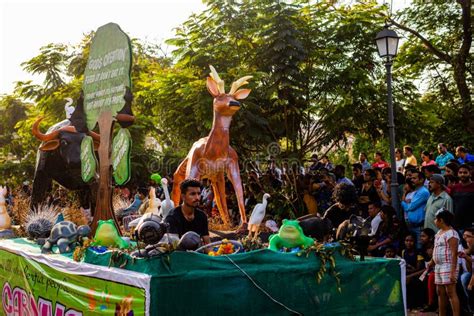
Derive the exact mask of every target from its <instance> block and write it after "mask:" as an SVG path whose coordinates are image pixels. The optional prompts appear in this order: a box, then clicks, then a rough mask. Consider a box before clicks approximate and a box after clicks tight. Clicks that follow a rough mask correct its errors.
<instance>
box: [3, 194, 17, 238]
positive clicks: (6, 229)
mask: <svg viewBox="0 0 474 316" xmlns="http://www.w3.org/2000/svg"><path fill="white" fill-rule="evenodd" d="M7 193H8V190H7V187H3V186H0V238H12V237H14V234H13V230H12V229H11V218H10V215H8V212H7V205H6V197H7Z"/></svg>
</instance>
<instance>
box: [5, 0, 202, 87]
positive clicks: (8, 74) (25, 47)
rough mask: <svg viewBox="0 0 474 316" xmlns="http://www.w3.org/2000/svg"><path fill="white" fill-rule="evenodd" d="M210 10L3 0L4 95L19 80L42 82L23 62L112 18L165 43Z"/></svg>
mask: <svg viewBox="0 0 474 316" xmlns="http://www.w3.org/2000/svg"><path fill="white" fill-rule="evenodd" d="M204 9H205V5H204V4H202V2H201V0H154V1H153V0H138V1H133V2H132V1H123V0H115V1H113V0H94V1H92V0H82V1H76V0H54V1H38V0H36V1H32V0H29V1H27V0H14V1H13V0H0V95H1V94H5V93H11V92H13V88H14V87H15V83H14V82H15V81H22V80H31V79H33V80H34V81H35V82H38V83H40V82H41V81H42V80H41V77H39V76H36V77H35V76H32V75H30V74H28V73H27V72H25V71H23V69H22V67H21V65H20V64H21V63H22V62H25V61H27V60H30V59H31V58H33V57H34V56H36V55H38V54H39V51H40V48H41V47H42V46H45V45H47V44H49V43H64V44H72V45H76V44H78V43H79V42H80V40H81V39H82V37H83V34H85V33H88V32H90V31H93V30H96V29H97V28H98V27H100V26H101V25H104V24H107V23H109V22H115V23H117V24H119V25H120V27H121V28H122V30H124V31H125V32H126V33H127V34H128V35H129V36H130V37H134V38H139V39H141V40H148V41H150V42H155V43H156V42H162V41H163V40H165V39H168V38H171V37H172V36H173V35H174V32H173V28H175V27H177V26H179V25H180V24H181V23H183V22H184V21H186V20H187V18H188V17H189V16H190V15H191V14H192V13H193V12H194V13H199V12H202V11H203V10H204Z"/></svg>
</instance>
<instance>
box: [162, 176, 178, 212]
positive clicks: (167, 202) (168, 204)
mask: <svg viewBox="0 0 474 316" xmlns="http://www.w3.org/2000/svg"><path fill="white" fill-rule="evenodd" d="M161 186H162V187H163V192H164V193H165V199H164V200H163V201H161V210H160V214H161V217H162V218H163V219H165V218H166V216H168V214H169V212H170V211H171V210H172V209H174V207H175V206H174V202H173V201H172V200H171V198H170V193H169V191H168V179H166V178H163V179H161Z"/></svg>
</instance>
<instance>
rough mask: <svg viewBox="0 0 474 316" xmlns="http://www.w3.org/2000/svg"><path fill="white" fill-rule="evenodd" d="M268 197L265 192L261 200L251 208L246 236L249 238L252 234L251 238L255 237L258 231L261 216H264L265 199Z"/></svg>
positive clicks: (261, 219)
mask: <svg viewBox="0 0 474 316" xmlns="http://www.w3.org/2000/svg"><path fill="white" fill-rule="evenodd" d="M269 197H270V194H268V193H265V194H264V195H263V201H262V203H258V204H257V205H255V207H254V208H253V211H252V214H251V215H250V219H249V224H248V229H249V234H248V236H249V237H250V238H251V237H252V234H253V239H254V240H255V239H257V237H258V234H259V231H260V224H261V223H262V221H263V218H264V217H265V212H266V209H267V199H268V198H269Z"/></svg>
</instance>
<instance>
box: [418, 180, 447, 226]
mask: <svg viewBox="0 0 474 316" xmlns="http://www.w3.org/2000/svg"><path fill="white" fill-rule="evenodd" d="M429 189H430V192H431V195H430V197H429V199H428V202H426V207H425V228H431V229H432V230H434V231H435V232H437V231H438V230H439V229H438V228H437V227H436V225H435V223H434V219H435V214H436V212H437V211H438V210H439V209H442V208H444V209H446V210H448V211H450V212H451V213H452V212H453V200H452V199H451V197H450V196H449V194H448V193H446V191H445V189H446V186H445V185H444V177H443V176H442V175H440V174H433V175H432V176H431V178H430V182H429Z"/></svg>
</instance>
